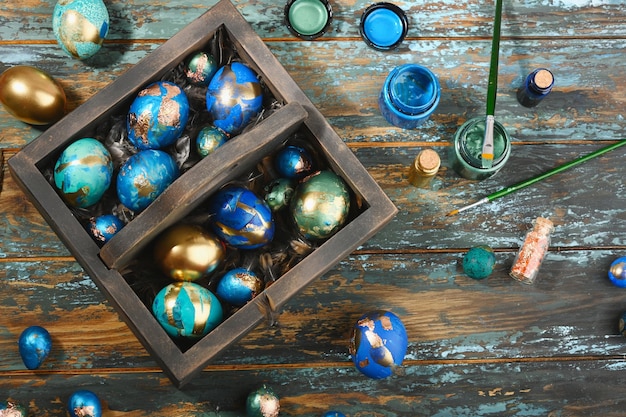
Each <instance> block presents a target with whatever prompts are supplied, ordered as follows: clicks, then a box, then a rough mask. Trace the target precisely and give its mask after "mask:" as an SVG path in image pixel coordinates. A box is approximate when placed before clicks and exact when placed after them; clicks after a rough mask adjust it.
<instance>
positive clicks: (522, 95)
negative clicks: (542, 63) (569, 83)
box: [517, 68, 554, 107]
mask: <svg viewBox="0 0 626 417" xmlns="http://www.w3.org/2000/svg"><path fill="white" fill-rule="evenodd" d="M553 86H554V75H553V74H552V73H551V72H550V71H549V70H547V69H545V68H538V69H536V70H534V71H533V72H531V73H530V74H529V75H528V77H526V79H525V80H524V84H523V85H522V86H521V87H520V88H519V90H517V101H519V103H520V104H521V105H522V106H524V107H535V106H536V105H537V104H539V102H540V101H541V100H543V99H544V98H545V97H546V96H547V95H548V94H550V91H552V87H553Z"/></svg>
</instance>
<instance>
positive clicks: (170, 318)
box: [152, 282, 223, 339]
mask: <svg viewBox="0 0 626 417" xmlns="http://www.w3.org/2000/svg"><path fill="white" fill-rule="evenodd" d="M152 312H153V313H154V316H155V317H156V319H157V321H158V322H159V324H161V326H162V327H163V329H164V330H165V331H166V332H167V334H169V335H170V336H172V337H183V338H191V339H198V338H200V337H202V336H204V335H206V334H207V333H209V332H210V331H211V330H213V329H214V328H215V327H217V326H218V325H219V324H220V323H221V321H222V318H223V310H222V305H221V304H220V302H219V300H218V299H217V297H216V296H215V295H213V293H212V292H211V291H209V290H208V289H206V288H204V287H203V286H201V285H198V284H195V283H193V282H176V283H173V284H169V285H168V286H166V287H165V288H163V289H162V290H161V291H159V293H158V294H157V295H156V297H155V298H154V302H153V303H152Z"/></svg>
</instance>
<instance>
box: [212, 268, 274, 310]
mask: <svg viewBox="0 0 626 417" xmlns="http://www.w3.org/2000/svg"><path fill="white" fill-rule="evenodd" d="M261 291H263V280H262V279H261V278H259V277H258V276H257V275H256V274H255V273H254V272H252V271H250V270H248V269H246V268H235V269H231V270H230V271H228V272H226V273H225V274H224V275H223V276H222V278H220V281H219V282H218V283H217V288H216V290H215V294H216V295H217V296H218V297H219V298H220V299H221V300H224V301H226V302H227V303H228V304H232V305H234V306H237V307H241V306H243V305H244V304H246V303H247V302H248V301H250V300H252V299H253V298H254V297H256V296H257V295H258V294H259V293H260V292H261Z"/></svg>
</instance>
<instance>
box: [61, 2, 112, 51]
mask: <svg viewBox="0 0 626 417" xmlns="http://www.w3.org/2000/svg"><path fill="white" fill-rule="evenodd" d="M52 31H53V32H54V36H55V37H56V40H57V42H58V43H59V45H60V46H61V49H63V51H64V52H65V53H66V54H68V55H69V56H71V57H74V58H78V59H86V58H89V57H91V56H93V55H95V54H96V52H98V51H99V50H100V48H101V47H102V42H104V39H105V38H106V36H107V34H108V32H109V12H108V11H107V8H106V6H105V5H104V2H103V1H102V0H59V1H58V2H57V4H56V5H55V6H54V11H53V12H52Z"/></svg>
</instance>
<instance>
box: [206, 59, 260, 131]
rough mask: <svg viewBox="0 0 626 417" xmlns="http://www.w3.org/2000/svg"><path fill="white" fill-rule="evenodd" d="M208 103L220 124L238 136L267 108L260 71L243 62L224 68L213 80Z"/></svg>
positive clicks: (214, 121)
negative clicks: (258, 75)
mask: <svg viewBox="0 0 626 417" xmlns="http://www.w3.org/2000/svg"><path fill="white" fill-rule="evenodd" d="M206 106H207V110H208V111H209V113H210V114H211V116H212V117H213V124H214V125H215V126H216V127H218V128H220V129H222V130H223V131H224V132H226V134H228V135H231V136H232V135H236V134H237V133H239V132H240V131H241V130H243V128H244V127H246V125H247V124H248V123H250V121H251V120H252V119H254V118H255V117H256V116H257V115H258V114H259V112H260V111H261V108H262V107H263V91H262V88H261V83H260V82H259V80H258V78H257V75H256V73H255V72H254V71H253V70H252V69H250V67H248V66H247V65H245V64H242V63H240V62H233V63H230V64H227V65H225V66H223V67H221V68H220V69H218V70H217V72H216V73H215V75H214V76H213V78H212V79H211V82H210V83H209V87H208V89H207V93H206Z"/></svg>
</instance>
